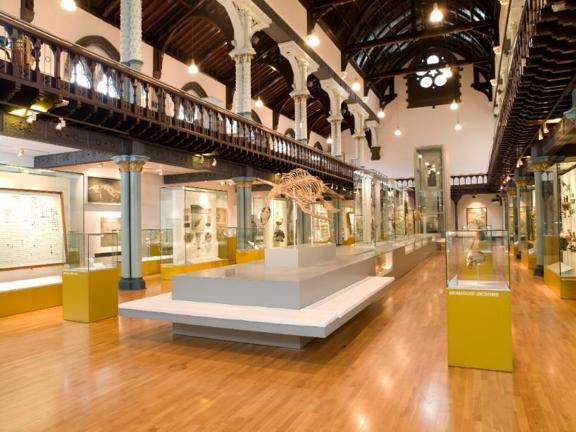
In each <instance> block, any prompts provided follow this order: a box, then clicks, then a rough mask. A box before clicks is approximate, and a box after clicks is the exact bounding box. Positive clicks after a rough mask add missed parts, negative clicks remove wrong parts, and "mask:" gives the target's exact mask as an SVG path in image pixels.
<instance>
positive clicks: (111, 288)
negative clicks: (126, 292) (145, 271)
mask: <svg viewBox="0 0 576 432" xmlns="http://www.w3.org/2000/svg"><path fill="white" fill-rule="evenodd" d="M119 276H120V275H119V271H118V269H117V268H110V269H102V270H94V271H90V272H75V271H64V272H62V314H63V318H64V319H65V320H68V321H80V322H86V323H88V322H93V321H99V320H103V319H106V318H112V317H115V316H118V281H119Z"/></svg>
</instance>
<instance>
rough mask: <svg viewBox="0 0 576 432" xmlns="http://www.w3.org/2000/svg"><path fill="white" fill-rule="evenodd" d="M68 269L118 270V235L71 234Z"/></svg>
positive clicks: (67, 261) (77, 270)
mask: <svg viewBox="0 0 576 432" xmlns="http://www.w3.org/2000/svg"><path fill="white" fill-rule="evenodd" d="M66 256H67V260H66V269H67V270H71V271H76V272H91V271H96V270H103V269H109V268H116V267H117V266H118V263H119V261H120V252H119V250H118V234H117V233H105V234H102V233H78V232H74V233H70V236H69V239H68V249H67V254H66Z"/></svg>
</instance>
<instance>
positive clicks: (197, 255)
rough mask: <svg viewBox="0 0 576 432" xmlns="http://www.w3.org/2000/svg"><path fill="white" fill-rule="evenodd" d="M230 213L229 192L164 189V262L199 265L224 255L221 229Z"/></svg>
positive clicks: (162, 213)
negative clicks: (219, 232) (220, 236)
mask: <svg viewBox="0 0 576 432" xmlns="http://www.w3.org/2000/svg"><path fill="white" fill-rule="evenodd" d="M227 215H228V194H227V193H226V192H223V191H216V190H208V189H198V188H190V187H179V186H178V187H164V188H161V190H160V226H161V230H162V233H161V249H162V255H163V260H162V262H163V264H171V265H182V264H195V263H201V262H206V261H212V260H217V259H219V258H222V257H220V256H219V255H220V252H219V251H220V250H221V248H219V243H218V229H219V228H225V227H226V226H227ZM168 252H170V253H168Z"/></svg>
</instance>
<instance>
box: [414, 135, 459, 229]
mask: <svg viewBox="0 0 576 432" xmlns="http://www.w3.org/2000/svg"><path fill="white" fill-rule="evenodd" d="M414 164H415V167H414V185H415V211H417V212H418V215H419V219H420V220H421V228H420V227H419V228H418V231H419V232H422V233H442V234H443V233H444V232H445V230H446V221H447V220H450V217H449V216H450V215H449V212H450V182H449V178H448V172H447V170H446V166H447V165H446V154H445V150H444V148H443V147H442V146H429V147H419V148H417V149H416V150H415V156H414ZM420 220H419V221H420Z"/></svg>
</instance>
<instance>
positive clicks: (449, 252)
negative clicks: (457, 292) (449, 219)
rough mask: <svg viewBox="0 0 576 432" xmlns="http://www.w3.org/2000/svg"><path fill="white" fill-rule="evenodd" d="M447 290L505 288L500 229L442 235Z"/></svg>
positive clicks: (504, 237)
mask: <svg viewBox="0 0 576 432" xmlns="http://www.w3.org/2000/svg"><path fill="white" fill-rule="evenodd" d="M446 278H447V280H446V284H447V285H446V286H447V287H448V288H462V289H466V288H470V289H483V288H484V289H509V288H510V257H509V242H508V233H507V232H506V231H504V230H478V231H448V232H446Z"/></svg>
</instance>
